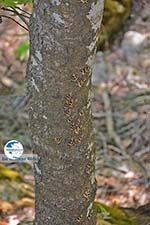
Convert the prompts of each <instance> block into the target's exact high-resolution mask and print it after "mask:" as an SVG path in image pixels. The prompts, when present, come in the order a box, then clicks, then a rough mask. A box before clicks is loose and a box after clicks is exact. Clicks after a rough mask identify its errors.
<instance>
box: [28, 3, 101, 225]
mask: <svg viewBox="0 0 150 225" xmlns="http://www.w3.org/2000/svg"><path fill="white" fill-rule="evenodd" d="M33 5H34V7H33V13H32V17H31V21H30V41H31V47H30V57H29V62H28V68H27V80H28V90H29V93H30V94H32V99H31V103H30V108H29V116H30V128H31V133H32V134H31V135H32V140H33V152H34V153H36V154H38V155H39V157H40V161H39V163H38V165H36V166H35V181H36V188H35V192H36V218H35V224H36V225H62V224H63V225H77V224H83V225H92V224H95V219H96V218H95V215H94V213H93V212H92V210H91V206H92V202H93V199H94V196H95V179H94V161H95V151H94V148H95V147H94V144H93V134H92V127H91V105H90V86H91V84H90V79H91V70H90V67H89V65H90V62H91V59H92V55H93V53H94V47H95V42H96V30H97V29H98V28H99V27H100V23H101V16H102V9H103V0H98V1H95V0H88V1H86V0H76V1H75V0H73V1H70V0H35V1H34V4H33Z"/></svg>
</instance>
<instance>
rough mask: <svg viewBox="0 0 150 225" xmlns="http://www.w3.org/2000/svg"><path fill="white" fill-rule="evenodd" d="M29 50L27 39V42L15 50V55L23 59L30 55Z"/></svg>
mask: <svg viewBox="0 0 150 225" xmlns="http://www.w3.org/2000/svg"><path fill="white" fill-rule="evenodd" d="M28 51H29V42H27V41H25V42H23V43H21V44H20V45H19V46H18V48H17V49H16V50H15V55H16V57H17V58H18V59H20V60H21V61H22V60H24V59H25V58H26V56H27V55H28Z"/></svg>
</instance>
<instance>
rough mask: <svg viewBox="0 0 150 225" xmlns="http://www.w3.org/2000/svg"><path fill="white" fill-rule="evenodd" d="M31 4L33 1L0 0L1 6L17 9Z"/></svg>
mask: <svg viewBox="0 0 150 225" xmlns="http://www.w3.org/2000/svg"><path fill="white" fill-rule="evenodd" d="M31 2H32V0H0V6H5V7H16V6H17V5H20V4H27V3H31Z"/></svg>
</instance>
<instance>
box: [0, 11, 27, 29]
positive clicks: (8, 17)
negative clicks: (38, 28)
mask: <svg viewBox="0 0 150 225" xmlns="http://www.w3.org/2000/svg"><path fill="white" fill-rule="evenodd" d="M0 17H5V18H7V19H10V20H12V21H14V22H15V23H17V24H18V25H19V26H21V27H22V28H24V29H25V30H27V31H29V30H28V28H26V27H25V26H24V25H22V24H21V23H19V22H18V21H17V20H15V19H14V18H12V17H10V16H6V15H2V14H0Z"/></svg>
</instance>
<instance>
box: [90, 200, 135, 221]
mask: <svg viewBox="0 0 150 225" xmlns="http://www.w3.org/2000/svg"><path fill="white" fill-rule="evenodd" d="M94 209H95V210H96V212H97V225H110V224H113V225H136V224H137V220H136V218H134V217H133V216H129V215H127V214H126V213H125V212H124V211H122V210H121V209H118V208H117V207H110V206H106V205H104V204H103V203H99V202H95V203H94Z"/></svg>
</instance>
